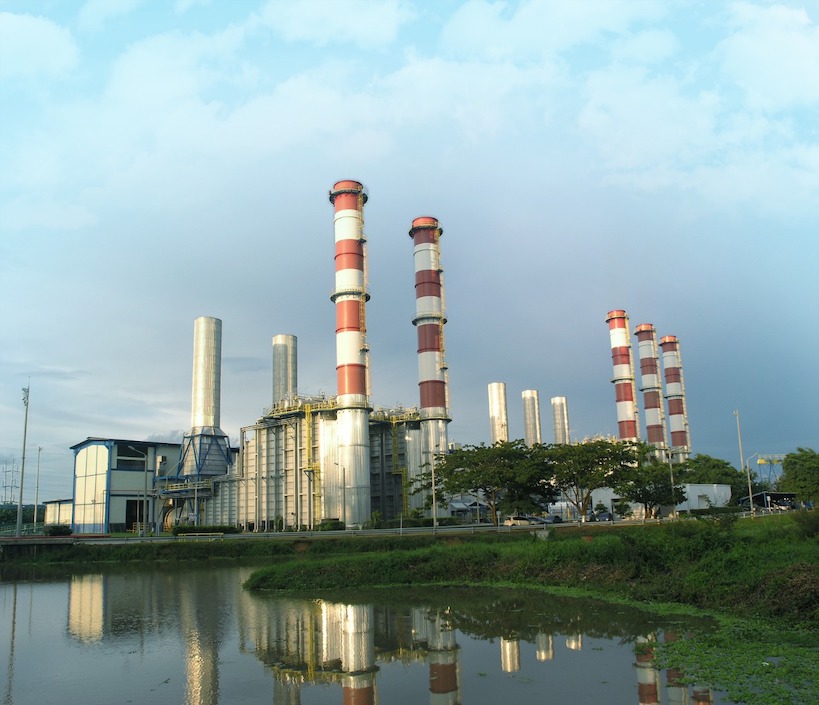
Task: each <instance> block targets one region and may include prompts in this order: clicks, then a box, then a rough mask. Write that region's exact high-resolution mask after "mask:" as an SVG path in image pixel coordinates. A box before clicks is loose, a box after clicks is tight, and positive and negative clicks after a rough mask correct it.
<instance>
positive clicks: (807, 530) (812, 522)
mask: <svg viewBox="0 0 819 705" xmlns="http://www.w3.org/2000/svg"><path fill="white" fill-rule="evenodd" d="M791 516H792V517H793V521H794V524H796V528H797V531H798V533H799V536H801V537H802V538H804V539H812V538H815V537H816V536H819V511H817V510H815V509H813V510H810V511H808V510H807V509H801V510H800V511H798V512H793V513H792V514H791Z"/></svg>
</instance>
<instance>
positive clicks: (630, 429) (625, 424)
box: [606, 310, 639, 441]
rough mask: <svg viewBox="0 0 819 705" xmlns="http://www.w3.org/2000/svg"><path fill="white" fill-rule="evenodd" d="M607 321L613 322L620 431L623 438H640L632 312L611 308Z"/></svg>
mask: <svg viewBox="0 0 819 705" xmlns="http://www.w3.org/2000/svg"><path fill="white" fill-rule="evenodd" d="M606 323H608V324H609V337H610V338H611V361H612V366H613V368H614V376H613V377H612V379H611V381H612V384H614V394H615V398H616V400H617V433H618V436H619V438H620V440H621V441H636V440H638V439H639V436H638V432H637V404H636V403H635V399H636V397H637V393H636V390H635V388H634V363H633V361H632V359H631V339H630V338H629V330H628V316H627V315H626V312H625V311H622V310H616V311H609V314H608V317H607V318H606Z"/></svg>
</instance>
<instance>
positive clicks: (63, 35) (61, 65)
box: [0, 12, 78, 79]
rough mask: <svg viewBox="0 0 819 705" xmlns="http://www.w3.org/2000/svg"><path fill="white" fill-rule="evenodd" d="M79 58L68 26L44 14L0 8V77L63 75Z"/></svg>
mask: <svg viewBox="0 0 819 705" xmlns="http://www.w3.org/2000/svg"><path fill="white" fill-rule="evenodd" d="M77 58H78V51H77V46H76V44H75V43H74V39H73V37H72V36H71V33H70V32H69V31H68V30H67V29H65V28H63V27H60V26H59V25H58V24H56V23H55V22H53V21H51V20H48V19H45V18H43V17H33V16H31V15H15V14H12V13H10V12H0V79H4V78H9V77H15V76H17V77H26V78H32V77H35V76H55V77H56V76H61V75H63V74H65V73H66V72H68V71H70V70H71V69H73V68H74V66H75V65H76V63H77Z"/></svg>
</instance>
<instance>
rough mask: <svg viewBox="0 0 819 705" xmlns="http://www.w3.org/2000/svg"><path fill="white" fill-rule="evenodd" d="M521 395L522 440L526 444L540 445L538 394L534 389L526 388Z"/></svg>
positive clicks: (530, 445)
mask: <svg viewBox="0 0 819 705" xmlns="http://www.w3.org/2000/svg"><path fill="white" fill-rule="evenodd" d="M521 396H522V397H523V440H524V442H525V443H526V445H527V446H529V447H532V446H535V445H540V443H541V441H542V439H541V434H540V395H539V394H538V392H537V390H536V389H527V390H525V391H524V392H522V393H521Z"/></svg>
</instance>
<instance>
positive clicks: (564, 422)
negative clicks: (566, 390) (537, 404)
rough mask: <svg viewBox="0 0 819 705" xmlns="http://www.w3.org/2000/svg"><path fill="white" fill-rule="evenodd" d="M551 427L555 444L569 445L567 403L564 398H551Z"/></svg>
mask: <svg viewBox="0 0 819 705" xmlns="http://www.w3.org/2000/svg"><path fill="white" fill-rule="evenodd" d="M552 425H553V428H554V434H555V443H563V444H564V445H565V444H568V443H570V442H571V441H570V438H569V402H568V400H567V399H566V397H552Z"/></svg>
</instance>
